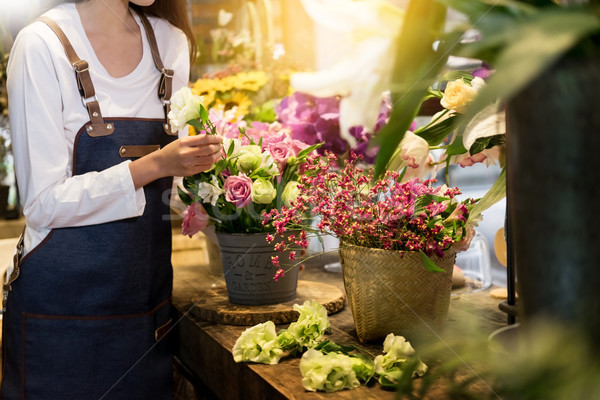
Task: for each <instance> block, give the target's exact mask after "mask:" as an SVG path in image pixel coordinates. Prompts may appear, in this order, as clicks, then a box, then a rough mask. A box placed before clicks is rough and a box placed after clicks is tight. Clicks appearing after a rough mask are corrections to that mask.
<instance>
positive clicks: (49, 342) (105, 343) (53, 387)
mask: <svg viewBox="0 0 600 400" xmlns="http://www.w3.org/2000/svg"><path fill="white" fill-rule="evenodd" d="M164 308H166V309H167V310H168V309H169V306H166V307H163V309H164ZM161 314H162V315H161ZM164 314H166V313H165V312H164V311H163V312H158V313H153V314H139V315H127V316H114V317H113V316H102V317H78V316H75V317H65V316H52V315H31V314H25V315H24V324H23V326H24V332H23V336H24V342H23V346H24V349H23V350H24V365H23V369H24V371H23V372H24V377H25V378H24V382H23V383H24V392H25V398H26V399H61V400H62V399H81V400H87V399H89V400H100V399H123V400H131V399H140V400H141V399H144V400H146V399H169V398H171V366H172V359H171V355H170V353H169V348H168V344H167V341H164V340H163V341H158V342H157V341H156V340H155V331H156V329H157V327H159V326H161V325H163V324H165V323H167V321H168V319H169V315H164ZM158 315H161V319H159V318H158Z"/></svg>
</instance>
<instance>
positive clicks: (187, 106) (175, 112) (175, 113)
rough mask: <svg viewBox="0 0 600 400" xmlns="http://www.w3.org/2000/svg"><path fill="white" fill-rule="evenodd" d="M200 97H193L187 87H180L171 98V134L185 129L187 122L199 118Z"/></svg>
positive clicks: (169, 116)
mask: <svg viewBox="0 0 600 400" xmlns="http://www.w3.org/2000/svg"><path fill="white" fill-rule="evenodd" d="M201 105H202V96H198V95H195V94H194V93H193V92H192V89H190V88H189V87H187V86H184V87H182V88H181V89H179V90H178V91H176V92H175V93H173V96H171V111H169V115H168V116H167V117H168V118H169V123H170V124H171V132H172V133H177V132H179V131H180V130H182V129H183V128H185V126H186V123H187V121H190V120H192V119H196V118H199V117H200V106H201Z"/></svg>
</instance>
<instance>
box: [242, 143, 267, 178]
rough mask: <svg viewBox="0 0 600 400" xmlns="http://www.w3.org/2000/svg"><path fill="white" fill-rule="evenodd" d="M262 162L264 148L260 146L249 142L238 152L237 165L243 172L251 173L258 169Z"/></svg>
mask: <svg viewBox="0 0 600 400" xmlns="http://www.w3.org/2000/svg"><path fill="white" fill-rule="evenodd" d="M261 163H262V150H261V148H260V146H257V145H255V144H249V145H247V146H243V147H242V148H241V149H240V151H239V152H238V160H237V166H238V168H239V169H240V171H242V172H246V173H249V172H251V171H255V170H257V169H258V168H259V167H260V165H261Z"/></svg>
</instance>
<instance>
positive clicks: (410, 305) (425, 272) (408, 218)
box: [266, 153, 476, 341]
mask: <svg viewBox="0 0 600 400" xmlns="http://www.w3.org/2000/svg"><path fill="white" fill-rule="evenodd" d="M360 158H361V157H359V156H356V155H354V154H351V156H350V158H349V159H348V161H347V163H346V165H345V167H344V168H342V169H338V168H334V166H335V165H336V164H335V161H336V157H335V155H333V154H330V153H329V154H328V155H327V157H325V158H318V157H314V156H313V157H310V158H309V162H308V163H307V164H306V165H304V166H303V173H302V174H301V176H300V180H299V185H298V186H297V190H298V196H297V198H296V200H295V201H293V202H292V203H291V204H290V205H289V206H285V207H282V208H281V209H274V210H271V212H270V216H271V217H272V220H271V219H266V221H270V223H272V224H273V226H274V227H275V228H276V229H277V233H278V234H279V235H280V236H283V235H284V234H285V232H286V231H287V230H289V229H301V233H300V234H299V235H295V236H294V237H292V238H287V239H283V240H281V239H280V240H275V238H274V237H270V238H269V239H270V240H275V241H276V244H275V248H276V249H278V250H279V251H288V250H290V249H292V253H291V254H290V255H289V256H288V257H287V258H289V259H290V260H294V259H295V257H296V254H295V252H294V250H293V249H294V248H298V247H301V248H306V246H307V245H308V241H307V240H306V238H307V236H308V235H309V234H311V233H317V234H330V235H333V236H335V237H337V238H339V239H340V249H339V253H340V259H341V262H342V267H343V268H342V269H343V277H344V285H345V288H346V294H347V296H348V300H349V304H350V307H351V309H352V313H353V316H354V321H355V324H356V329H357V334H358V337H359V339H360V340H361V341H368V340H374V339H380V338H383V337H385V335H387V334H388V333H390V332H393V333H397V334H403V335H409V336H410V335H415V334H416V333H417V332H420V333H422V332H423V331H424V330H427V329H434V330H435V329H439V328H441V326H442V325H443V322H444V320H445V317H446V314H447V312H448V306H449V301H450V291H451V288H452V271H453V266H454V259H455V254H456V252H457V251H461V250H464V249H466V248H468V244H469V241H470V239H471V238H472V234H473V229H472V227H471V225H470V221H469V217H470V211H471V210H472V209H473V207H474V205H475V204H476V200H473V199H466V200H463V201H458V200H457V199H456V196H457V195H458V194H460V190H459V189H457V188H448V187H446V186H445V185H443V186H440V185H437V186H436V185H434V184H435V180H426V181H421V180H419V179H418V178H414V179H411V180H409V181H406V182H403V181H402V174H401V173H399V172H396V171H388V172H387V173H386V175H385V176H384V177H382V178H381V179H378V180H375V181H374V180H373V169H372V168H362V167H361V166H360V165H359V164H358V163H359V161H360ZM307 215H311V216H314V217H316V218H319V219H320V220H319V223H318V224H317V226H316V228H311V227H310V224H308V223H307V222H309V221H307ZM274 263H275V264H276V265H279V267H280V268H279V270H278V271H277V274H276V276H275V279H280V278H282V277H285V276H286V275H287V273H288V272H290V271H294V270H295V266H294V265H292V266H291V267H285V268H286V270H284V269H283V268H284V267H282V266H281V265H280V264H284V261H283V260H281V261H280V259H279V258H278V259H274ZM425 328H427V329H425Z"/></svg>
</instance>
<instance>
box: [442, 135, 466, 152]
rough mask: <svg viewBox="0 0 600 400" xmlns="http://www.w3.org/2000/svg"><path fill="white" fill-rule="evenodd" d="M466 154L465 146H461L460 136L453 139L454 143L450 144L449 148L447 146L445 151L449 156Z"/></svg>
mask: <svg viewBox="0 0 600 400" xmlns="http://www.w3.org/2000/svg"><path fill="white" fill-rule="evenodd" d="M466 152H467V149H465V146H464V145H463V141H462V136H457V137H456V138H455V139H454V142H452V143H451V144H450V146H448V148H447V149H446V154H447V155H449V156H455V155H458V154H464V153H466Z"/></svg>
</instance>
